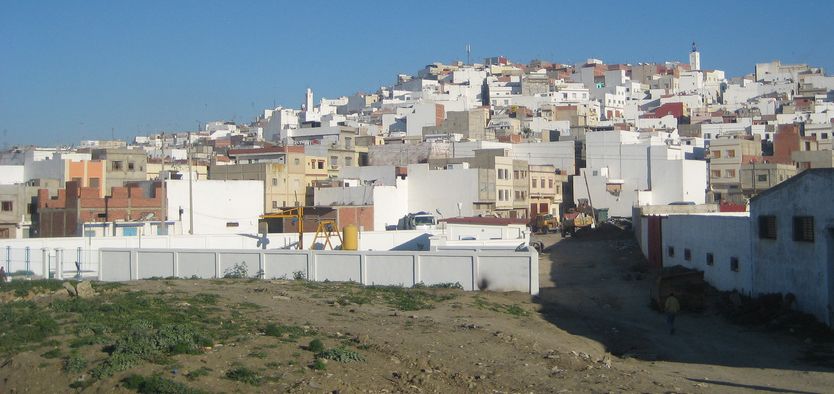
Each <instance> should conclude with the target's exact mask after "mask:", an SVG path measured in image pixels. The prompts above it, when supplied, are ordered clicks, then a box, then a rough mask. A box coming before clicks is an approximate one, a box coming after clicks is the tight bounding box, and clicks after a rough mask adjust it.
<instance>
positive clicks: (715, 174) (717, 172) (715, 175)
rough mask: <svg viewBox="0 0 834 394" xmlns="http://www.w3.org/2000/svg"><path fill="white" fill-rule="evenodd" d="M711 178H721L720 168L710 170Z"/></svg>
mask: <svg viewBox="0 0 834 394" xmlns="http://www.w3.org/2000/svg"><path fill="white" fill-rule="evenodd" d="M712 177H713V178H721V170H712Z"/></svg>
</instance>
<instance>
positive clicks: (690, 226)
mask: <svg viewBox="0 0 834 394" xmlns="http://www.w3.org/2000/svg"><path fill="white" fill-rule="evenodd" d="M661 229H662V232H663V266H664V267H670V266H675V265H682V266H684V267H688V268H694V269H697V270H700V271H703V272H704V279H705V280H706V281H707V282H708V283H709V284H711V285H712V286H714V287H715V288H717V289H718V290H722V291H731V290H738V291H739V292H741V293H744V294H748V295H749V294H751V292H752V291H753V272H754V264H753V261H752V256H751V250H750V217H749V216H748V215H747V214H712V215H710V214H706V215H669V216H668V217H666V218H665V219H663V224H662V227H661ZM670 246H671V247H674V249H675V250H674V256H670V255H669V247H670ZM685 249H689V250H690V252H691V260H686V259H685ZM707 253H712V254H713V259H714V260H713V261H714V263H713V265H707V263H706V254H707ZM733 257H735V258H738V261H739V268H738V271H737V272H735V271H732V270H731V269H730V259H731V258H733Z"/></svg>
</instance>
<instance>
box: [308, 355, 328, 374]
mask: <svg viewBox="0 0 834 394" xmlns="http://www.w3.org/2000/svg"><path fill="white" fill-rule="evenodd" d="M310 368H312V369H315V370H316V371H324V370H326V369H327V364H326V363H325V362H324V360H322V359H320V358H317V359H316V361H313V364H311V365H310Z"/></svg>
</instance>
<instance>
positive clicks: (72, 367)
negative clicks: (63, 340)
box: [64, 353, 87, 373]
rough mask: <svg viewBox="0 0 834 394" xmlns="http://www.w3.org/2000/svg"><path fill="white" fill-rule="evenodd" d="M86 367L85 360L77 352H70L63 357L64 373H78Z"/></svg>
mask: <svg viewBox="0 0 834 394" xmlns="http://www.w3.org/2000/svg"><path fill="white" fill-rule="evenodd" d="M86 368H87V360H86V359H84V357H82V356H81V355H80V354H78V353H70V355H69V356H68V357H67V358H66V359H64V372H66V373H78V372H82V371H84V369H86Z"/></svg>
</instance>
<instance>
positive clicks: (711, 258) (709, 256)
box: [707, 253, 715, 265]
mask: <svg viewBox="0 0 834 394" xmlns="http://www.w3.org/2000/svg"><path fill="white" fill-rule="evenodd" d="M713 264H715V256H713V255H712V253H707V265H713Z"/></svg>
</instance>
